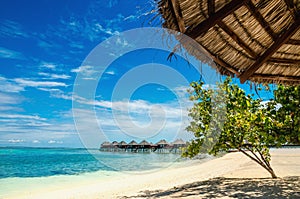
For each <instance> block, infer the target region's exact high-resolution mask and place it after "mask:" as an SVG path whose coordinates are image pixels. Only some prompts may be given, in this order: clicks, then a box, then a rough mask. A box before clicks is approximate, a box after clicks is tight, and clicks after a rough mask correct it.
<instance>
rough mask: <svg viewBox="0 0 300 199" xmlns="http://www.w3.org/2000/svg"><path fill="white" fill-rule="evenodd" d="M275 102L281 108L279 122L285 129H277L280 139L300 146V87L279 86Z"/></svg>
mask: <svg viewBox="0 0 300 199" xmlns="http://www.w3.org/2000/svg"><path fill="white" fill-rule="evenodd" d="M274 101H275V103H276V104H277V105H278V106H279V107H280V108H278V110H277V120H278V121H279V122H281V123H283V127H282V128H280V129H277V132H278V137H279V139H281V140H282V141H285V142H286V143H290V144H300V86H283V85H279V86H278V87H277V89H276V90H275V91H274Z"/></svg>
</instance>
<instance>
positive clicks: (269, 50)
mask: <svg viewBox="0 0 300 199" xmlns="http://www.w3.org/2000/svg"><path fill="white" fill-rule="evenodd" d="M157 3H158V8H159V12H160V14H161V15H162V17H163V19H164V21H163V27H164V28H168V29H172V30H176V31H179V32H181V33H184V34H185V35H187V36H189V37H191V38H192V39H194V40H196V41H197V42H198V43H199V44H200V45H201V48H203V49H202V50H204V51H205V52H206V53H207V54H208V55H209V56H210V57H211V58H212V59H213V61H214V62H215V64H216V68H217V70H218V71H219V72H221V73H222V74H225V75H231V76H233V75H236V76H237V77H239V78H240V80H241V82H242V83H243V82H245V81H246V80H248V79H249V80H252V81H254V82H265V83H273V82H276V83H287V84H299V83H300V0H158V2H157ZM182 46H183V47H186V46H187V45H186V46H185V44H184V43H182ZM186 50H187V51H188V52H189V50H191V49H188V48H187V49H186ZM191 54H193V53H191ZM198 59H200V57H198Z"/></svg>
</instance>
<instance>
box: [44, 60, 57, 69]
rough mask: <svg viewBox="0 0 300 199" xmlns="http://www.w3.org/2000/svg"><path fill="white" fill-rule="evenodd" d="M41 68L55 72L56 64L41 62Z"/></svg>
mask: <svg viewBox="0 0 300 199" xmlns="http://www.w3.org/2000/svg"><path fill="white" fill-rule="evenodd" d="M41 66H42V67H45V68H48V69H51V70H55V69H56V64H53V63H48V62H42V63H41Z"/></svg>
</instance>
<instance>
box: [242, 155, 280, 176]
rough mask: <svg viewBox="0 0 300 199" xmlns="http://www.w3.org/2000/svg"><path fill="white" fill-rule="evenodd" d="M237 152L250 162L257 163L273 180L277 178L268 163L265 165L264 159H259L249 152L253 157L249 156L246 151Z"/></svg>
mask: <svg viewBox="0 0 300 199" xmlns="http://www.w3.org/2000/svg"><path fill="white" fill-rule="evenodd" d="M239 151H241V152H242V153H243V154H245V155H246V156H247V157H249V158H250V159H251V160H254V161H255V162H256V163H258V164H259V165H260V166H262V167H263V168H264V169H266V170H267V171H268V172H269V173H270V174H271V176H272V178H273V179H275V178H277V176H276V174H275V172H274V170H273V169H272V167H271V165H270V164H269V162H268V163H266V160H265V159H262V160H261V159H260V158H259V157H258V156H256V155H255V153H254V152H253V151H251V150H249V151H251V152H252V154H254V156H251V155H250V154H248V153H247V152H246V151H244V150H242V149H239Z"/></svg>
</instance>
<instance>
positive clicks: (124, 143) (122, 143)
mask: <svg viewBox="0 0 300 199" xmlns="http://www.w3.org/2000/svg"><path fill="white" fill-rule="evenodd" d="M118 145H121V146H126V145H127V143H126V142H125V141H121V142H120V143H119V144H118Z"/></svg>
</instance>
